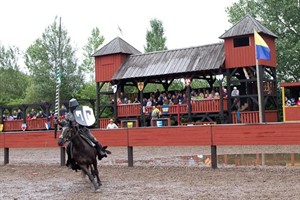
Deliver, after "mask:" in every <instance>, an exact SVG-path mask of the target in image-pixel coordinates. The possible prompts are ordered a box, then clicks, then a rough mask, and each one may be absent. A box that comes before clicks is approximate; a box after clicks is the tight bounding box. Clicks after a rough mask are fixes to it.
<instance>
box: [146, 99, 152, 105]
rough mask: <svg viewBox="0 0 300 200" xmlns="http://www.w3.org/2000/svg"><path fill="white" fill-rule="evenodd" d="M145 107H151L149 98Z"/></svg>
mask: <svg viewBox="0 0 300 200" xmlns="http://www.w3.org/2000/svg"><path fill="white" fill-rule="evenodd" d="M146 106H152V101H151V99H150V98H149V99H148V101H147V104H146Z"/></svg>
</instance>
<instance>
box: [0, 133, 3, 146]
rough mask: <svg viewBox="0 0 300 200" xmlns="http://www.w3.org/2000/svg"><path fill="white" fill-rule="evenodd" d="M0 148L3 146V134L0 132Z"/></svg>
mask: <svg viewBox="0 0 300 200" xmlns="http://www.w3.org/2000/svg"><path fill="white" fill-rule="evenodd" d="M0 148H4V134H3V133H1V132H0Z"/></svg>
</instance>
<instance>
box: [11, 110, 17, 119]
mask: <svg viewBox="0 0 300 200" xmlns="http://www.w3.org/2000/svg"><path fill="white" fill-rule="evenodd" d="M12 117H13V118H14V120H16V119H18V113H17V111H16V110H14V112H13V115H12Z"/></svg>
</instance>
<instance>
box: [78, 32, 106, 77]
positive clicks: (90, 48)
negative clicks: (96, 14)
mask: <svg viewBox="0 0 300 200" xmlns="http://www.w3.org/2000/svg"><path fill="white" fill-rule="evenodd" d="M103 42H104V37H103V36H102V35H101V34H100V30H99V28H98V27H96V28H93V30H92V35H91V37H89V38H88V42H87V44H86V45H85V46H84V47H83V58H84V59H83V62H82V69H83V71H84V72H85V73H86V75H85V79H86V80H89V81H93V80H94V68H95V59H94V58H93V57H92V56H91V55H92V54H93V53H94V52H95V51H96V50H97V49H98V47H99V46H100V45H102V44H103Z"/></svg>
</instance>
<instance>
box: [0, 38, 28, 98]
mask: <svg viewBox="0 0 300 200" xmlns="http://www.w3.org/2000/svg"><path fill="white" fill-rule="evenodd" d="M19 56H20V51H19V49H18V48H17V47H13V46H12V47H8V48H6V47H5V46H3V45H1V44H0V80H1V84H0V104H11V103H13V102H18V103H22V101H21V100H22V99H23V98H24V96H25V91H26V87H27V86H28V76H27V75H26V74H25V73H23V72H21V71H20V69H19V68H20V67H19V64H18V58H19Z"/></svg>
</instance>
